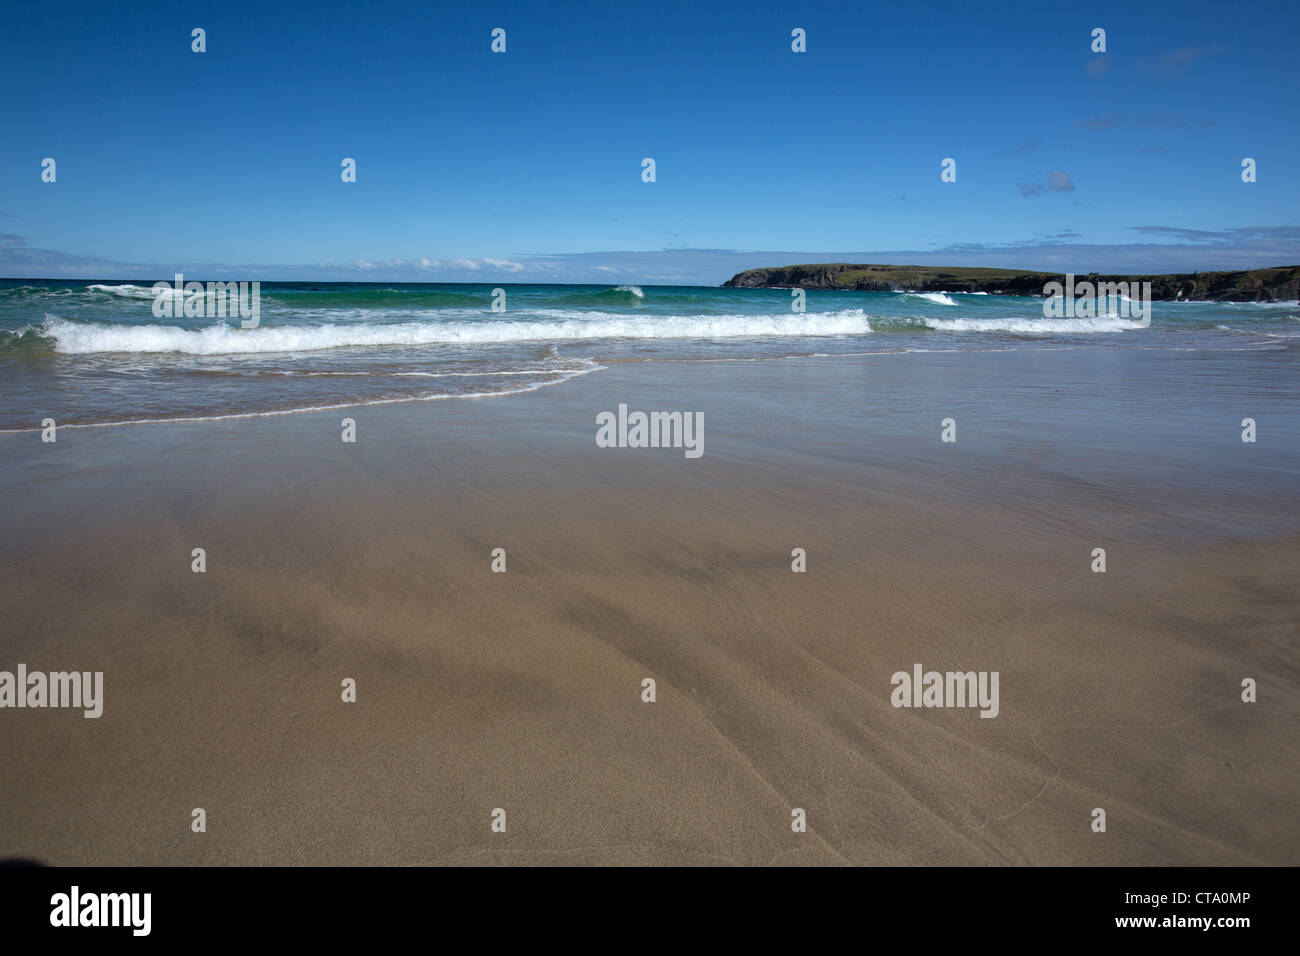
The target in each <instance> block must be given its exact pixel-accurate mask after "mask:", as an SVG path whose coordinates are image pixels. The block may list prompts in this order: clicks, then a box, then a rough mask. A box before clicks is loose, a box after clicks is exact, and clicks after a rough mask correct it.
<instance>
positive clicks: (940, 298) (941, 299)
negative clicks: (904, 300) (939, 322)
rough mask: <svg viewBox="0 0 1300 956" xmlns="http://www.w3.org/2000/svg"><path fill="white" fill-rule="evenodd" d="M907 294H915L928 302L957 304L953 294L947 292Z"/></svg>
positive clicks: (912, 294)
mask: <svg viewBox="0 0 1300 956" xmlns="http://www.w3.org/2000/svg"><path fill="white" fill-rule="evenodd" d="M904 294H905V295H910V296H913V297H915V298H917V299H925V301H927V302H937V303H938V304H939V305H956V304H957V303H956V302H954V301H953V299H952V296H950V295H949V294H948V293H947V292H907V293H904Z"/></svg>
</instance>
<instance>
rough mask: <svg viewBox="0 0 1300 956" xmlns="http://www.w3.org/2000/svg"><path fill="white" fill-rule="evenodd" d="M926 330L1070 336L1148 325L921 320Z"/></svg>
mask: <svg viewBox="0 0 1300 956" xmlns="http://www.w3.org/2000/svg"><path fill="white" fill-rule="evenodd" d="M920 321H921V322H922V323H923V324H924V325H925V326H926V327H927V328H931V329H936V330H938V331H941V332H1027V333H1030V334H1034V333H1039V334H1044V335H1050V334H1054V333H1055V334H1060V333H1065V334H1071V333H1076V332H1122V331H1124V330H1125V329H1144V328H1148V323H1146V322H1143V321H1141V320H1138V319H1122V318H1118V317H1113V316H1111V317H1102V318H1097V319H1017V318H1011V317H1008V318H1004V319H927V318H923V319H921V320H920Z"/></svg>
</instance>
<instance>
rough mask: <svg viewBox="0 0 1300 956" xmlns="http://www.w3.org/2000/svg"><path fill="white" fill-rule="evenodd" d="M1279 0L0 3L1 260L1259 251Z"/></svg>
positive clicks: (528, 261)
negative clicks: (351, 164)
mask: <svg viewBox="0 0 1300 956" xmlns="http://www.w3.org/2000/svg"><path fill="white" fill-rule="evenodd" d="M194 27H203V28H204V29H205V30H206V31H207V52H206V53H202V54H197V53H193V52H191V49H190V44H191V40H190V31H191V29H192V28H194ZM494 27H502V28H504V29H505V30H506V40H507V51H506V52H505V53H504V54H493V53H492V52H491V51H490V43H491V37H490V32H491V30H492V29H493V28H494ZM795 27H801V28H803V29H804V30H806V31H807V47H808V50H807V52H806V53H801V54H796V53H794V52H792V51H791V48H790V44H791V38H790V33H791V30H792V29H794V28H795ZM1094 27H1102V28H1104V29H1105V30H1106V31H1107V38H1106V39H1107V48H1108V52H1107V53H1106V54H1105V55H1104V56H1100V55H1096V54H1094V53H1092V52H1091V50H1090V44H1091V31H1092V29H1093V28H1094ZM1297 28H1300V5H1297V4H1295V3H1288V2H1277V3H1263V4H1247V3H1238V4H1222V3H1213V4H1212V3H1200V2H1182V3H1142V2H1139V3H1131V2H1124V3H1094V4H1073V3H1072V4H1060V3H1023V4H997V5H988V4H972V3H969V2H964V3H933V2H931V3H924V4H922V3H909V4H888V5H886V4H866V3H854V4H848V3H824V2H800V3H795V2H780V3H776V2H767V0H751V2H747V3H735V4H731V3H726V4H724V3H706V2H693V3H675V2H671V0H655V2H643V0H622V2H609V3H575V2H566V0H560V2H554V3H544V4H543V3H536V2H528V3H475V4H464V5H456V6H449V5H443V4H439V3H436V2H435V3H430V2H423V3H392V4H381V3H372V4H356V3H335V2H332V0H325V2H320V3H312V4H277V3H248V4H244V3H228V2H223V3H212V4H191V3H175V4H157V5H155V6H154V7H152V9H151V8H150V7H148V6H146V5H139V6H133V7H132V8H131V9H130V12H129V13H127V8H124V7H121V6H118V5H114V4H104V3H102V2H82V3H59V2H47V3H34V4H23V5H11V6H10V8H9V9H8V10H7V12H6V15H5V24H4V30H3V31H2V32H0V77H3V80H4V82H3V91H4V92H3V93H2V94H0V96H3V104H4V118H3V124H4V127H5V134H6V135H5V137H4V139H3V140H0V184H3V185H2V186H0V274H2V275H9V276H64V275H70V276H88V277H115V276H117V277H142V278H143V277H150V278H152V277H156V276H165V275H167V274H168V273H169V271H170V270H173V269H175V268H183V269H185V270H186V271H188V272H190V273H191V274H195V275H197V274H199V273H203V274H205V275H209V276H212V277H218V276H230V277H236V278H237V277H241V276H248V277H253V278H256V277H263V278H271V277H274V278H286V279H290V278H317V277H320V278H340V279H358V280H365V279H375V280H385V279H416V280H418V279H426V280H429V281H439V280H449V281H457V280H483V281H497V280H500V279H511V280H514V281H602V279H604V278H606V277H608V278H609V279H610V280H633V281H643V282H701V283H707V284H713V283H717V282H720V281H722V280H724V279H726V278H727V277H729V276H730V275H731V274H732V273H733V272H735V271H738V270H739V269H742V268H746V267H750V266H760V265H775V264H785V263H791V262H798V261H825V260H856V261H884V262H918V263H932V264H954V265H956V264H967V265H979V264H988V265H1002V266H1012V267H1016V266H1019V267H1023V268H1044V269H1057V268H1059V269H1062V270H1064V271H1074V272H1086V271H1089V270H1092V269H1097V270H1108V271H1173V270H1180V269H1184V268H1185V269H1187V270H1189V271H1190V270H1192V269H1202V270H1204V269H1214V268H1247V267H1252V266H1264V265H1281V264H1292V263H1296V262H1300V216H1297V209H1300V185H1298V184H1297V157H1300V133H1298V132H1297V128H1298V124H1297V120H1298V119H1300V115H1298V114H1300V106H1298V105H1297V104H1298V102H1300V99H1298V98H1297V95H1296V93H1297V82H1296V79H1297V75H1300V71H1298V70H1297V67H1296V65H1295V55H1294V44H1295V38H1296V36H1297V35H1300V30H1298V29H1297ZM647 156H648V157H653V158H654V159H655V161H656V166H657V181H656V182H654V183H644V182H642V180H641V160H642V158H643V157H647ZM1247 156H1249V157H1253V158H1254V159H1255V160H1256V161H1257V163H1258V181H1257V182H1255V183H1250V184H1246V183H1243V182H1242V181H1241V175H1240V173H1241V167H1240V164H1241V160H1242V158H1243V157H1247ZM45 157H53V158H54V159H55V160H56V162H57V177H58V178H57V182H55V183H52V184H51V183H43V182H41V161H42V159H43V158H45ZM344 157H352V158H355V159H356V161H357V181H356V182H355V183H343V182H342V181H341V179H340V175H339V174H340V162H341V160H342V159H343V158H344ZM945 157H952V158H954V159H956V160H957V181H956V182H955V183H943V182H941V181H940V175H939V174H940V163H941V161H942V160H943V159H944V158H945Z"/></svg>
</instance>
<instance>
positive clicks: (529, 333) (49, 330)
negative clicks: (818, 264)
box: [42, 309, 871, 355]
mask: <svg viewBox="0 0 1300 956" xmlns="http://www.w3.org/2000/svg"><path fill="white" fill-rule="evenodd" d="M534 315H535V316H538V317H543V318H544V319H547V320H543V321H537V320H513V319H512V320H483V319H479V320H476V321H451V322H432V321H425V322H402V323H389V324H383V325H333V324H328V325H283V326H261V327H260V328H256V329H242V328H238V327H234V326H229V325H226V324H225V323H224V322H220V323H218V324H216V325H211V326H208V327H207V328H203V329H193V330H191V329H182V328H179V327H177V326H172V325H111V324H107V323H91V322H76V321H70V320H68V319H62V318H59V317H58V316H53V315H47V316H46V319H45V322H44V323H43V325H42V331H43V332H44V334H45V335H47V336H48V337H50V338H52V339H54V343H55V346H54V347H55V351H57V352H62V353H64V354H68V355H90V354H94V353H99V352H162V353H166V352H179V353H182V354H187V355H256V354H262V353H267V352H310V351H316V350H320V349H333V348H350V347H351V348H356V347H375V346H420V345H476V344H492V343H503V342H529V341H543V342H553V341H575V340H584V339H619V338H628V339H713V338H737V337H741V338H760V337H765V336H779V337H788V338H799V337H802V336H810V335H860V334H864V333H867V332H870V331H871V326H870V324H869V323H868V321H867V316H866V314H865V313H864V312H863V311H862V310H861V309H846V310H843V311H840V312H822V313H807V314H798V313H789V314H779V315H715V316H673V315H668V316H630V315H617V314H614V313H608V312H580V313H575V312H567V311H563V310H541V311H539V312H536V313H534Z"/></svg>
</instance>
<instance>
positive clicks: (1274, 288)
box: [723, 262, 1300, 302]
mask: <svg viewBox="0 0 1300 956" xmlns="http://www.w3.org/2000/svg"><path fill="white" fill-rule="evenodd" d="M1053 281H1055V282H1061V283H1064V282H1065V277H1064V276H1063V275H1059V274H1057V273H1053V272H1026V271H1023V270H1018V269H975V268H965V267H960V266H886V265H869V264H864V265H859V264H853V263H847V262H830V263H814V264H810V265H797V266H780V267H778V268H772V269H748V270H746V271H745V272H739V273H737V274H736V275H734V276H732V277H731V279H729V280H728V281H726V282H724V283H723V287H724V288H751V289H793V288H801V289H844V290H857V291H862V292H904V291H905V292H989V293H992V294H994V295H1037V296H1041V295H1042V294H1043V286H1044V285H1046V284H1047V283H1048V282H1053ZM1083 281H1088V282H1134V281H1137V282H1150V283H1151V297H1152V298H1153V299H1157V300H1169V299H1212V300H1216V301H1220V302H1278V301H1290V300H1292V299H1297V298H1300V266H1277V267H1274V268H1270V269H1250V270H1248V271H1242V272H1186V273H1177V274H1173V273H1171V274H1164V275H1132V276H1129V275H1104V274H1099V273H1089V274H1088V275H1076V276H1075V282H1076V284H1077V283H1079V282H1083Z"/></svg>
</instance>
